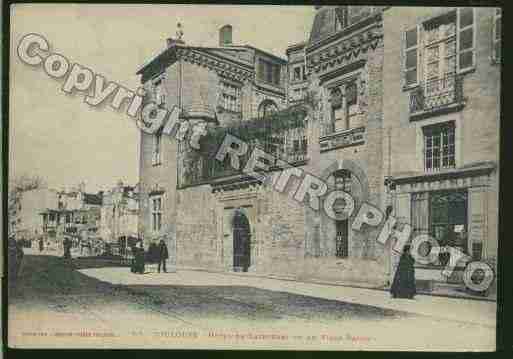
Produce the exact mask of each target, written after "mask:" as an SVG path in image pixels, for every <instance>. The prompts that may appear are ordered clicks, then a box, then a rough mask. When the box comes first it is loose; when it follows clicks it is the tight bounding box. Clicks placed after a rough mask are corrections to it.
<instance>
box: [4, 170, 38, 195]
mask: <svg viewBox="0 0 513 359" xmlns="http://www.w3.org/2000/svg"><path fill="white" fill-rule="evenodd" d="M45 186H46V180H45V179H44V178H43V177H41V176H37V175H29V174H26V173H25V174H22V175H21V176H18V177H15V178H14V179H13V180H12V181H11V183H10V185H9V187H10V190H11V191H15V192H25V191H30V190H33V189H38V188H43V187H45Z"/></svg>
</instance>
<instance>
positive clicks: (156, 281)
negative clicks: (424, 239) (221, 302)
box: [80, 268, 497, 328]
mask: <svg viewBox="0 0 513 359" xmlns="http://www.w3.org/2000/svg"><path fill="white" fill-rule="evenodd" d="M80 272H81V273H83V274H85V275H88V276H91V277H94V278H96V279H99V280H102V281H106V282H110V283H112V284H119V285H147V286H212V287H215V286H246V287H255V288H260V289H266V290H272V291H279V292H288V293H293V294H299V295H305V296H311V297H317V298H324V299H330V300H337V301H343V302H348V303H356V304H363V305H369V306H374V307H379V308H386V309H393V310H399V311H404V312H409V313H413V314H418V315H423V316H429V317H433V318H438V319H445V320H451V321H455V322H461V323H472V324H478V325H481V326H486V327H489V328H495V326H496V310H497V305H496V303H495V302H490V301H477V300H469V299H462V298H458V299H456V298H447V297H441V296H432V295H417V296H416V298H415V300H408V299H392V298H391V297H390V295H389V293H387V292H385V291H384V290H376V289H368V288H355V287H348V286H341V285H333V284H329V285H328V284H318V283H306V282H299V281H293V280H284V279H275V278H269V277H260V276H255V275H254V274H248V273H214V272H207V271H203V272H200V271H197V270H187V269H178V271H177V272H175V273H160V274H159V273H148V274H146V275H134V274H132V273H130V271H129V270H127V268H95V269H84V270H80Z"/></svg>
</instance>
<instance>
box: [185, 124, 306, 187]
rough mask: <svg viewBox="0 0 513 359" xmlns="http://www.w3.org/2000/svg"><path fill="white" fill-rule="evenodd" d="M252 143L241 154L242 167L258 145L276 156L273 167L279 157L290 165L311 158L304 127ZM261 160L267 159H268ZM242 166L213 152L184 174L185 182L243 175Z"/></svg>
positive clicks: (193, 182)
mask: <svg viewBox="0 0 513 359" xmlns="http://www.w3.org/2000/svg"><path fill="white" fill-rule="evenodd" d="M247 143H248V142H247ZM248 145H249V150H248V151H247V154H246V155H245V156H241V157H239V159H240V163H241V166H242V168H243V167H244V165H245V164H246V163H247V161H248V160H249V158H250V156H251V153H252V152H253V149H255V148H258V149H260V150H262V151H264V152H265V153H267V154H270V155H272V156H273V157H274V160H273V163H268V165H269V167H270V168H271V169H273V168H277V167H279V166H280V163H279V161H285V162H286V163H288V164H290V165H300V164H301V163H303V162H305V161H306V160H307V142H306V137H305V130H304V128H302V129H293V130H290V131H286V132H285V133H281V134H275V135H273V136H270V137H268V138H266V139H264V140H253V141H250V142H249V143H248ZM261 161H262V162H266V160H265V159H262V160H261ZM242 168H241V169H238V170H237V169H235V168H233V167H232V166H231V163H230V158H229V157H227V160H226V161H224V162H221V161H218V160H217V159H215V153H213V154H211V155H209V156H206V155H203V156H199V157H198V158H197V162H196V165H195V166H194V167H193V168H192V170H191V168H189V171H188V172H187V174H186V175H185V176H181V186H182V187H183V186H192V185H198V184H204V183H209V182H211V181H212V180H216V179H221V178H226V177H230V176H236V175H241V174H243V171H242Z"/></svg>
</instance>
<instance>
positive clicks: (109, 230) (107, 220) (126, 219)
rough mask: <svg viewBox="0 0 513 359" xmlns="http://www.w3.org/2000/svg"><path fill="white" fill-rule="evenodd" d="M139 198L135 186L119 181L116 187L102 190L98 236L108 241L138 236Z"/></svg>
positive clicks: (115, 241)
mask: <svg viewBox="0 0 513 359" xmlns="http://www.w3.org/2000/svg"><path fill="white" fill-rule="evenodd" d="M138 219H139V198H138V193H137V187H136V186H126V185H124V184H123V182H121V181H120V182H119V183H118V184H117V186H116V187H114V188H112V189H111V190H109V191H106V192H103V202H102V208H101V221H100V222H101V224H100V237H101V238H102V239H103V240H104V241H106V242H109V243H116V244H119V243H121V242H123V243H124V241H126V240H127V239H128V238H138V237H139V232H138V231H139V229H138V222H139V221H138Z"/></svg>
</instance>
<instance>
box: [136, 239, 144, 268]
mask: <svg viewBox="0 0 513 359" xmlns="http://www.w3.org/2000/svg"><path fill="white" fill-rule="evenodd" d="M144 270H145V268H144V246H143V242H142V240H139V242H137V244H136V245H135V272H136V273H139V274H144Z"/></svg>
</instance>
